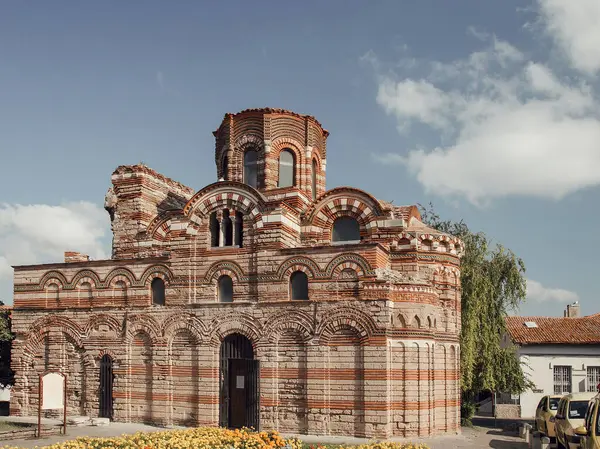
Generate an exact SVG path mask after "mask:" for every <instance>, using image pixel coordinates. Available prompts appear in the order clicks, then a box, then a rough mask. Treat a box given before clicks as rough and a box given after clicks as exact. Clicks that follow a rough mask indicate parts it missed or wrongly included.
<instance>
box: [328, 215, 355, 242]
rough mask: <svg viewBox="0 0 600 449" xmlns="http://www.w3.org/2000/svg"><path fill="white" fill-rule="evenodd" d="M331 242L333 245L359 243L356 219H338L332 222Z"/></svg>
mask: <svg viewBox="0 0 600 449" xmlns="http://www.w3.org/2000/svg"><path fill="white" fill-rule="evenodd" d="M331 241H332V242H334V243H357V242H360V225H359V224H358V221H357V220H356V218H352V217H339V218H337V219H336V220H335V221H334V222H333V229H332V232H331Z"/></svg>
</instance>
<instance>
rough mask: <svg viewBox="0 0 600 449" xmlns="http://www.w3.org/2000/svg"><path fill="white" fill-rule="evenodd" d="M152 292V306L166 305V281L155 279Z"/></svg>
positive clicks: (151, 286) (151, 285)
mask: <svg viewBox="0 0 600 449" xmlns="http://www.w3.org/2000/svg"><path fill="white" fill-rule="evenodd" d="M150 288H151V290H152V304H153V305H155V306H164V305H165V281H163V280H162V279H161V278H154V279H153V280H152V283H151V284H150Z"/></svg>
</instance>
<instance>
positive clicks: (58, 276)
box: [39, 271, 69, 290]
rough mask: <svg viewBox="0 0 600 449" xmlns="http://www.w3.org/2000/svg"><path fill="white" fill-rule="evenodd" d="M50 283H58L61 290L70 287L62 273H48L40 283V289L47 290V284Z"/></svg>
mask: <svg viewBox="0 0 600 449" xmlns="http://www.w3.org/2000/svg"><path fill="white" fill-rule="evenodd" d="M50 281H57V284H58V285H59V287H60V288H61V290H62V289H64V288H65V286H67V285H69V282H68V281H67V278H66V277H65V275H64V274H62V273H61V272H60V271H48V272H47V273H46V274H44V276H42V278H41V279H40V283H39V286H40V288H42V289H45V288H46V286H47V284H48V283H49V282H50Z"/></svg>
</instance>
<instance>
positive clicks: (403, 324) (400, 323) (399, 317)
mask: <svg viewBox="0 0 600 449" xmlns="http://www.w3.org/2000/svg"><path fill="white" fill-rule="evenodd" d="M396 319H397V320H398V321H397V326H398V327H399V328H401V329H406V328H407V327H408V325H407V324H406V322H407V320H406V316H405V315H404V314H403V313H399V314H398V315H397V316H396Z"/></svg>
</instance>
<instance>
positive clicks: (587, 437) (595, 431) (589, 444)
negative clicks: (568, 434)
mask: <svg viewBox="0 0 600 449" xmlns="http://www.w3.org/2000/svg"><path fill="white" fill-rule="evenodd" d="M598 408H600V395H596V396H594V398H593V399H592V400H591V401H590V403H589V405H588V409H587V412H586V414H585V419H584V424H583V425H582V426H579V427H577V428H575V430H574V432H575V435H577V436H579V437H581V441H580V443H579V447H580V448H581V449H600V419H598V418H599V416H598Z"/></svg>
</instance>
